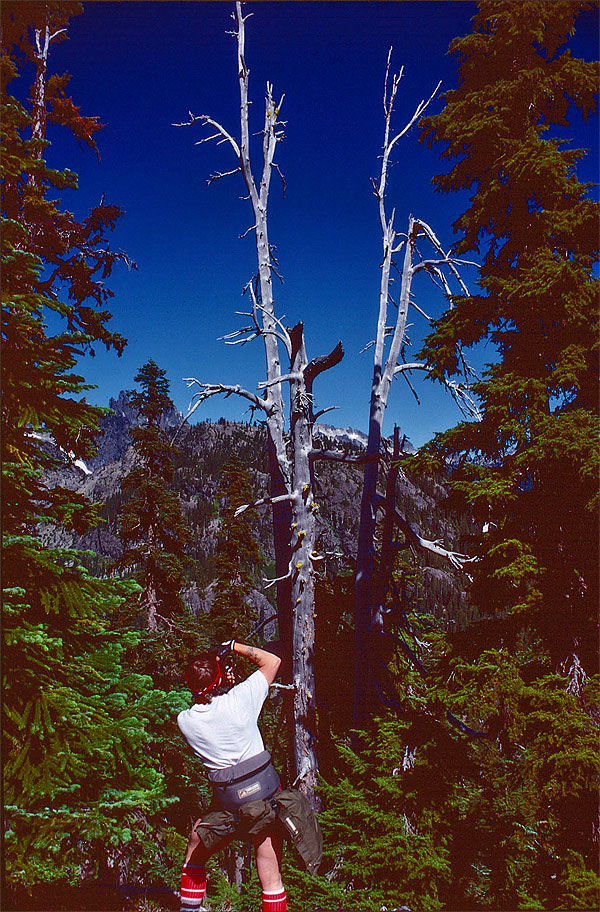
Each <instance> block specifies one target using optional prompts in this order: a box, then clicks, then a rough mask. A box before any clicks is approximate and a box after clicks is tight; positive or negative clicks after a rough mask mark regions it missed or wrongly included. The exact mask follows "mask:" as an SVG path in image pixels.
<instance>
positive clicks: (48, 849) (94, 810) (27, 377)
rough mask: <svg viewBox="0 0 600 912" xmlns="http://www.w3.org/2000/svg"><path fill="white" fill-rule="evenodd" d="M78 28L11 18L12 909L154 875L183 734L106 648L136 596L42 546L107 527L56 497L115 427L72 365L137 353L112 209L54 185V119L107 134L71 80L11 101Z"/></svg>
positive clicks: (170, 699)
mask: <svg viewBox="0 0 600 912" xmlns="http://www.w3.org/2000/svg"><path fill="white" fill-rule="evenodd" d="M72 12H73V8H72V7H71V5H69V4H60V5H59V4H48V5H47V6H46V5H43V4H39V5H38V4H32V5H29V4H28V5H23V4H5V6H4V7H3V15H4V16H5V18H4V19H3V26H6V27H5V28H4V31H3V38H4V40H5V42H6V45H5V47H4V49H3V55H2V66H3V75H4V77H5V79H4V81H3V97H2V105H3V120H2V124H3V140H4V149H5V154H4V156H3V160H2V166H3V192H4V197H3V213H2V214H3V261H4V268H3V272H2V281H3V285H2V296H3V363H2V370H3V398H2V419H3V438H2V455H3V515H2V519H3V549H4V554H3V587H4V593H3V595H4V618H3V639H4V644H3V674H4V680H3V719H4V744H3V767H4V769H3V772H4V799H5V804H6V808H5V826H6V831H5V843H4V848H5V856H4V857H5V861H6V871H7V887H8V889H7V891H6V896H5V897H3V903H4V905H5V907H6V908H9V907H11V906H13V907H15V906H16V907H17V908H24V907H25V908H26V907H27V906H28V905H29V904H30V903H33V904H34V907H35V903H36V902H37V903H38V907H40V906H39V903H42V904H43V906H44V908H49V907H50V906H51V905H52V904H53V903H54V902H58V899H57V897H58V895H59V893H60V891H61V890H62V889H63V888H66V887H68V886H69V885H73V884H76V883H79V882H80V881H81V880H82V878H86V879H88V880H95V879H97V878H100V879H101V878H102V877H104V878H105V879H110V878H112V876H113V875H112V870H114V869H115V866H116V865H117V864H118V863H119V859H125V860H127V859H131V858H133V859H145V862H144V863H145V864H146V865H147V866H150V867H151V866H152V865H153V864H154V865H155V864H156V858H157V857H159V856H160V853H161V852H164V851H166V848H165V847H166V845H167V843H169V841H172V840H173V838H174V834H173V832H172V831H171V830H169V828H168V827H165V828H164V829H163V832H162V834H161V835H160V836H159V837H158V839H157V838H156V837H155V836H154V835H153V834H152V832H151V830H152V828H151V827H150V826H149V823H148V822H149V820H150V819H151V818H152V817H154V819H156V815H160V814H162V813H163V811H164V809H165V808H166V807H167V806H168V805H169V804H170V803H171V802H172V801H173V800H174V798H173V797H172V796H170V795H167V793H166V790H165V776H164V772H163V770H162V769H161V765H160V760H159V759H158V758H157V757H156V756H155V753H154V742H155V736H154V734H153V730H152V729H153V726H160V725H164V723H165V722H166V721H167V720H171V719H172V717H173V714H174V713H175V712H176V711H177V710H178V708H180V707H181V706H182V705H183V704H182V702H181V697H180V696H179V695H178V694H177V693H173V694H172V695H171V696H167V695H166V694H165V693H164V692H162V691H160V690H158V689H156V688H154V687H153V686H152V683H151V680H150V679H149V678H148V677H143V676H140V675H135V674H132V673H131V672H130V671H129V670H128V669H127V668H125V667H124V656H125V653H126V650H128V649H131V650H133V649H135V647H136V644H137V642H138V639H139V638H138V636H137V635H136V634H134V633H131V632H130V633H129V634H127V635H121V634H115V633H113V632H111V631H110V623H109V619H110V618H111V616H112V615H113V614H114V613H115V612H116V611H117V610H118V609H119V606H120V605H121V604H122V603H123V601H124V599H125V598H126V597H127V596H128V594H129V593H130V592H131V590H132V586H133V588H135V585H134V584H131V583H119V582H116V581H114V580H106V579H105V580H100V579H96V578H94V577H93V576H91V575H90V574H89V573H88V572H87V571H86V570H85V569H84V567H83V566H82V563H81V559H82V557H83V555H80V554H79V553H78V552H76V551H73V550H70V549H56V548H55V549H50V548H45V547H43V546H42V544H41V542H40V538H39V536H38V532H39V526H40V523H50V524H53V525H55V526H57V527H62V528H64V529H66V530H67V531H68V532H70V533H71V534H73V533H75V534H81V533H82V532H84V531H85V530H86V529H87V528H88V527H89V526H90V524H92V525H93V524H94V523H95V522H96V521H97V517H96V510H95V508H94V507H92V506H91V505H90V504H88V503H87V502H86V501H85V499H84V498H83V497H82V496H81V495H77V494H75V493H74V492H72V491H70V490H68V489H67V488H64V487H60V486H57V487H49V486H48V485H47V484H46V481H45V479H46V478H47V477H48V476H47V473H48V470H49V469H52V468H54V467H58V466H61V465H63V464H64V462H65V461H68V460H69V459H75V458H86V457H89V456H90V455H92V454H93V452H94V438H95V436H96V434H97V433H98V418H99V416H100V415H101V414H102V410H100V409H95V408H92V407H91V406H89V405H88V404H87V403H86V402H85V399H84V398H81V393H82V392H83V391H84V390H85V389H86V388H87V387H86V385H85V384H84V382H83V380H82V378H81V377H80V376H79V375H77V374H76V373H74V368H75V365H76V362H77V358H78V357H79V355H81V354H82V353H83V352H84V351H85V350H87V349H89V348H90V347H93V345H94V344H95V343H97V342H102V343H103V344H105V345H106V346H107V347H109V348H110V347H113V348H116V349H117V351H120V350H121V348H122V346H123V344H124V340H123V339H122V338H121V337H120V336H119V335H118V334H115V333H113V332H111V331H109V330H108V329H107V328H106V323H107V321H108V319H109V317H110V314H109V313H108V312H107V311H98V310H95V309H93V307H90V306H89V302H90V299H91V302H92V303H95V304H100V305H103V304H104V303H105V302H106V300H107V297H108V296H109V295H110V292H109V291H108V289H107V288H106V287H105V285H104V282H103V281H102V280H103V279H105V278H106V277H107V276H108V275H109V274H110V271H111V268H112V264H113V263H114V261H115V260H116V259H118V258H119V257H120V255H115V254H112V253H110V252H109V250H108V245H107V242H106V237H105V231H106V230H107V229H108V228H112V227H113V225H114V222H115V219H116V217H117V215H118V209H117V208H116V207H99V208H98V209H96V210H94V211H93V212H92V213H91V214H90V216H89V217H88V219H86V220H85V221H84V222H83V223H81V224H80V223H76V222H75V221H74V219H73V217H72V216H71V215H70V214H69V213H67V212H61V210H60V208H59V204H58V203H57V202H55V201H52V200H49V199H48V194H49V192H50V191H52V192H54V191H55V190H57V189H58V190H62V189H65V188H71V187H76V179H75V175H73V174H71V173H70V172H64V173H63V174H60V173H59V172H56V171H52V170H50V169H48V168H47V166H46V164H45V162H44V158H43V149H44V148H45V146H46V142H45V140H44V139H43V136H44V129H45V122H46V119H48V118H49V119H52V118H54V119H55V121H56V122H57V123H62V124H65V125H67V126H68V127H70V128H71V129H73V130H74V132H75V134H76V135H80V134H79V132H78V131H80V130H84V131H87V132H86V135H88V134H89V136H88V138H89V140H90V145H92V146H93V147H95V143H94V142H93V132H94V129H95V128H94V124H95V123H96V121H95V119H94V118H91V119H90V118H82V117H81V116H80V114H79V112H78V111H77V109H76V108H74V106H73V105H72V103H70V100H68V99H65V98H64V91H63V89H64V85H65V84H66V82H65V80H64V79H61V80H58V81H57V80H56V79H55V80H54V81H53V80H52V78H51V77H49V78H47V77H46V72H45V70H42V69H41V68H40V67H38V69H37V70H36V93H34V94H35V95H36V98H37V102H36V103H35V104H34V105H33V106H32V108H31V109H28V108H26V107H25V106H24V105H22V104H21V103H19V102H18V101H17V100H16V99H15V98H13V97H11V96H10V95H8V94H7V93H6V91H5V90H6V85H7V82H8V81H9V80H10V79H13V78H15V77H16V76H17V73H18V68H17V57H16V56H12V54H13V52H15V50H16V49H15V48H14V47H13V46H12V43H11V42H12V41H13V40H14V41H16V42H17V43H18V45H19V46H20V47H22V49H23V50H24V51H27V49H28V46H27V34H28V26H29V25H31V24H33V23H35V24H36V25H38V26H41V27H42V28H44V27H45V21H46V16H47V15H48V16H49V17H50V18H49V20H48V21H49V22H50V24H51V25H52V27H53V28H63V27H66V25H67V24H68V18H69V15H71V14H72ZM38 63H39V61H38ZM40 91H41V92H42V94H41V95H40ZM40 99H41V100H40ZM86 124H87V126H86ZM32 135H33V136H35V137H36V138H31V136H32ZM65 302H66V303H65ZM58 317H60V318H62V320H63V327H62V329H61V330H60V331H57V332H56V333H55V334H54V335H50V334H49V332H48V325H47V324H52V325H57V320H58ZM50 884H51V885H52V888H51V889H50V888H49V885H50ZM40 885H45V891H44V890H40ZM31 892H33V893H35V894H36V895H37V897H38V899H37V900H36V899H28V895H29V894H30V893H31ZM42 894H43V895H42Z"/></svg>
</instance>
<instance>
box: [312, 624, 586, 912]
mask: <svg viewBox="0 0 600 912" xmlns="http://www.w3.org/2000/svg"><path fill="white" fill-rule="evenodd" d="M424 641H425V644H426V649H425V652H424V655H425V656H426V660H425V661H426V664H427V671H428V675H427V678H426V679H423V678H421V677H420V676H418V675H416V674H415V672H414V670H412V669H411V668H410V667H409V666H407V665H405V667H404V671H402V672H400V674H399V676H398V681H399V683H400V682H402V684H403V689H404V696H403V697H402V705H401V707H396V708H395V711H394V713H393V715H390V716H387V717H383V718H381V719H379V720H378V721H377V722H376V724H375V725H374V727H373V730H372V732H371V733H369V734H368V735H363V736H362V737H361V739H360V741H359V743H358V751H357V752H356V753H354V752H353V751H351V750H350V749H349V747H348V746H347V745H346V743H345V740H340V741H339V742H338V746H337V751H336V753H337V758H336V759H335V761H334V765H333V770H332V773H331V775H329V776H328V777H327V778H328V782H326V783H324V785H323V794H324V795H325V797H326V810H325V811H324V813H323V815H322V818H321V822H322V825H323V829H324V833H325V845H326V857H325V860H324V867H323V869H322V871H323V872H326V871H327V869H328V873H327V874H326V878H327V879H328V880H329V882H330V883H329V884H328V885H324V884H323V882H321V884H320V886H319V890H320V891H322V893H323V902H322V907H323V908H330V909H335V908H338V904H339V907H340V908H365V909H369V908H372V909H380V908H381V905H383V904H386V905H388V907H389V905H391V904H392V903H393V905H394V906H401V905H407V906H409V907H410V908H413V909H419V908H432V909H436V908H437V909H452V910H459V909H489V910H515V909H567V908H573V909H591V908H595V905H596V903H597V893H598V887H599V879H598V877H597V874H596V873H595V871H596V865H595V854H596V853H595V845H594V838H593V825H594V823H593V819H594V816H595V812H596V809H597V806H598V765H597V756H596V742H597V736H596V733H595V730H594V728H593V726H591V725H590V721H589V716H588V714H587V713H586V712H585V711H584V710H582V709H581V708H580V707H579V706H578V704H577V701H576V699H575V698H574V697H573V696H572V695H570V694H568V693H566V692H565V686H564V685H565V682H564V679H560V678H558V677H556V676H552V675H549V676H545V677H541V678H534V679H533V680H531V681H530V682H529V683H527V682H526V680H525V679H524V669H525V668H526V667H527V666H526V665H521V666H519V663H518V661H517V660H515V658H514V657H512V656H511V655H509V654H508V652H507V651H506V650H489V651H487V652H484V653H482V654H480V655H478V656H477V657H476V658H474V659H473V660H472V661H470V662H466V661H465V659H464V658H463V657H462V656H461V655H460V653H457V651H456V649H455V645H454V644H453V641H452V640H450V641H447V640H444V639H443V638H440V637H439V635H437V634H435V633H434V632H433V631H432V632H430V633H428V634H427V635H426V636H425V640H424ZM525 658H526V650H523V651H522V652H521V659H522V660H524V659H525ZM447 709H450V710H451V711H452V712H453V714H454V716H455V717H458V718H459V719H461V720H464V721H465V722H466V723H467V724H468V725H469V727H470V728H471V729H472V731H482V730H485V731H486V732H487V737H485V738H479V737H473V736H470V737H469V736H466V735H464V734H462V733H461V732H460V731H459V730H458V728H456V727H455V726H454V725H452V724H450V722H449V721H448V719H447V716H446V713H447ZM342 897H343V899H342ZM569 904H570V905H569Z"/></svg>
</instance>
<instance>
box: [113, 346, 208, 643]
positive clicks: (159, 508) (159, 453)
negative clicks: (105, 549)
mask: <svg viewBox="0 0 600 912" xmlns="http://www.w3.org/2000/svg"><path fill="white" fill-rule="evenodd" d="M135 382H136V383H139V384H140V386H141V387H142V391H141V392H134V393H131V394H130V402H131V405H132V406H133V407H134V408H136V409H137V410H138V414H139V415H140V417H141V418H143V419H144V423H143V424H141V425H139V426H136V427H134V428H132V430H131V436H132V438H133V449H134V451H135V453H136V456H137V464H136V465H135V466H134V468H133V469H132V470H131V472H130V473H129V474H128V475H127V477H126V478H125V479H124V481H123V491H124V492H125V493H129V494H130V498H129V500H128V501H127V502H126V503H125V505H124V507H123V513H122V516H121V538H122V541H123V545H124V552H123V554H122V556H121V557H120V558H119V560H118V561H117V566H118V567H119V568H120V569H121V570H126V571H129V572H133V573H135V576H136V578H137V580H138V581H139V583H140V585H141V587H142V591H141V593H140V605H141V607H142V609H143V611H144V614H145V618H146V626H147V627H148V628H149V629H150V630H155V629H156V628H157V626H158V624H159V621H162V622H163V623H165V619H167V621H166V622H167V623H168V619H169V618H171V617H173V616H176V615H177V614H178V613H180V612H181V611H182V610H183V598H182V588H183V585H184V583H185V573H184V568H185V564H186V562H187V556H186V546H187V545H188V543H189V541H190V538H191V536H190V531H189V527H188V525H187V523H186V522H185V519H184V516H183V511H182V508H181V502H180V499H179V497H178V496H177V494H175V492H174V491H173V489H172V486H173V475H174V469H173V458H174V454H173V447H172V445H171V442H170V440H169V437H168V435H167V433H166V432H165V431H163V430H162V429H161V418H162V416H163V414H164V412H165V411H167V410H168V409H172V408H173V402H172V401H171V399H170V397H169V384H168V381H167V379H166V372H165V371H163V370H160V368H159V367H158V366H157V365H156V364H155V362H154V361H152V360H150V361H148V362H147V363H146V364H145V365H144V366H143V367H142V368H140V370H139V372H138V374H137V375H136V377H135Z"/></svg>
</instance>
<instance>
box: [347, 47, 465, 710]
mask: <svg viewBox="0 0 600 912" xmlns="http://www.w3.org/2000/svg"><path fill="white" fill-rule="evenodd" d="M391 53H392V52H391V49H390V52H389V54H388V60H387V66H386V72H385V80H384V91H383V109H384V116H385V127H384V143H383V153H382V157H381V173H380V176H379V180H378V181H373V191H374V195H375V197H376V199H377V201H378V206H379V220H380V224H381V231H382V241H383V259H382V264H381V278H380V290H379V316H378V321H377V334H376V338H375V340H374V341H373V342H372V343H370V345H369V346H367V347H371V346H374V359H373V381H372V386H371V401H370V413H369V432H368V443H367V456H368V457H369V458H368V461H367V462H366V464H365V470H364V486H363V493H362V501H361V514H360V527H359V537H358V549H357V560H356V580H355V644H356V648H355V670H354V700H353V722H354V725H355V727H356V728H361V727H363V726H364V724H365V722H366V720H367V718H368V716H369V708H370V693H369V684H368V682H369V680H370V670H369V667H368V657H369V655H370V652H371V646H372V638H373V634H374V632H376V631H379V630H381V629H382V621H383V618H382V613H383V609H384V605H383V603H382V601H383V599H384V598H385V587H382V586H377V585H376V583H375V579H374V569H375V534H376V527H377V514H378V511H379V510H380V509H383V508H384V504H385V499H384V498H383V497H382V496H381V495H380V494H379V492H378V480H379V475H380V466H379V461H380V456H381V453H382V446H383V445H384V441H383V435H382V428H383V418H384V414H385V410H386V407H387V403H388V397H389V393H390V389H391V386H392V381H393V380H394V378H395V377H403V378H404V379H405V380H406V381H407V383H408V386H409V388H410V389H411V390H412V389H413V388H412V386H411V384H410V375H411V374H412V372H413V371H415V370H422V371H426V372H427V371H429V370H430V368H429V365H428V364H426V363H424V362H416V361H407V360H406V357H405V351H406V348H407V346H408V345H409V339H408V336H407V323H408V316H409V309H410V308H411V307H413V308H414V309H415V310H416V311H417V312H418V313H419V314H421V316H423V317H425V319H426V320H428V321H429V322H431V318H430V317H429V316H428V315H427V314H426V313H425V312H424V310H423V309H422V308H420V307H419V306H418V305H417V303H416V301H415V300H414V298H413V295H412V283H413V279H414V277H415V276H416V275H418V273H420V272H425V273H426V274H427V275H428V276H429V277H430V278H431V279H432V280H433V281H434V283H435V284H436V285H438V286H439V287H440V288H441V290H442V291H443V292H444V294H445V295H446V296H447V298H448V300H449V296H450V293H451V289H450V285H449V278H450V277H452V278H454V279H455V280H456V281H457V283H458V286H459V288H460V290H461V291H463V292H466V288H465V285H464V283H463V281H462V279H461V277H460V274H459V271H458V267H459V266H461V265H466V261H464V260H459V259H456V258H455V257H453V256H451V254H450V253H449V252H445V251H444V250H443V248H442V245H441V244H440V242H439V240H438V238H437V237H436V235H435V234H434V232H433V230H432V229H431V228H430V227H429V225H427V224H426V223H425V222H423V221H422V220H419V219H416V218H414V217H413V216H412V215H411V216H410V217H409V219H408V227H407V231H406V234H401V233H399V232H397V231H396V228H395V224H394V221H395V210H392V212H391V215H389V216H388V214H387V212H386V189H387V181H388V176H389V170H390V158H391V155H392V152H393V150H394V147H395V146H396V143H397V142H398V141H399V140H400V139H401V138H402V137H403V136H405V135H406V134H407V133H408V131H409V130H410V128H411V127H412V126H413V125H414V124H415V123H416V122H417V121H418V119H419V118H420V117H421V115H422V114H423V112H424V111H425V109H426V108H427V106H428V105H429V104H430V102H431V101H432V99H433V98H434V96H435V94H436V93H437V91H438V89H439V85H440V84H438V86H437V87H436V89H435V90H434V91H433V93H432V94H431V96H430V97H429V99H428V100H427V101H425V100H423V101H421V102H420V103H419V104H418V106H417V108H416V110H415V112H414V114H413V116H412V117H411V119H410V120H409V121H408V123H407V124H406V125H405V126H404V127H403V129H401V130H400V131H399V132H398V133H395V134H394V133H392V115H393V111H394V103H395V100H396V94H397V91H398V86H399V84H400V80H401V78H402V73H403V68H402V69H401V70H400V73H398V74H396V75H394V76H393V77H392V80H391V86H390V61H391ZM419 242H421V243H423V242H424V243H425V244H426V245H427V247H428V249H429V250H431V251H432V253H431V255H430V256H429V258H425V257H424V256H422V255H421V253H420V250H419ZM401 251H403V263H402V270H401V285H400V294H399V298H398V301H397V302H394V301H393V299H392V297H391V293H390V286H391V283H392V281H393V280H392V277H391V273H392V269H393V267H394V266H395V257H396V256H397V255H398V254H400V252H401ZM468 265H476V264H474V263H470V264H468ZM390 304H392V305H395V307H396V320H395V323H394V325H392V326H389V325H388V310H389V305H390ZM450 306H451V303H450ZM390 339H391V341H390V342H389V345H388V342H387V340H390ZM386 346H387V351H386ZM461 364H462V367H463V374H464V378H465V383H459V382H457V381H452V382H450V383H447V384H446V385H447V387H448V389H449V391H450V392H451V394H452V396H453V398H454V399H455V400H456V402H457V404H458V405H459V407H460V408H461V409H462V410H463V411H464V412H466V413H468V414H470V415H471V416H473V417H477V406H476V404H475V402H474V400H473V398H472V397H471V396H470V394H469V391H468V379H469V376H470V375H471V374H472V371H470V368H469V367H468V365H467V364H466V362H465V361H464V359H462V357H461ZM413 392H414V390H413ZM415 395H416V394H415ZM389 521H390V518H388V523H389ZM409 529H410V527H409V526H408V524H407V523H406V521H405V520H404V531H405V534H406V535H407V536H409V537H410V538H411V544H417V545H418V546H419V547H421V548H424V549H426V550H430V551H434V552H435V553H436V554H438V555H441V556H443V557H446V558H448V559H449V560H450V561H451V562H452V563H453V565H454V566H462V565H463V564H464V563H466V562H467V561H468V560H469V558H468V557H467V556H466V555H462V554H457V553H455V552H453V551H452V550H450V549H447V548H445V547H444V546H443V545H442V543H440V542H434V541H429V540H427V539H425V538H424V537H423V536H421V535H419V534H418V533H417V532H416V531H415V530H412V529H410V531H409Z"/></svg>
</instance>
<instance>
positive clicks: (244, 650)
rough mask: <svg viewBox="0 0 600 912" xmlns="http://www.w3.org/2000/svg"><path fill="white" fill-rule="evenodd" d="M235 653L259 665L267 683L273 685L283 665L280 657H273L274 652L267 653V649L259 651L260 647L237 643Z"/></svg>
mask: <svg viewBox="0 0 600 912" xmlns="http://www.w3.org/2000/svg"><path fill="white" fill-rule="evenodd" d="M233 652H237V654H238V655H241V656H245V657H246V658H247V659H250V661H251V662H254V664H255V665H258V670H259V671H262V673H263V674H264V676H265V678H266V679H267V683H268V684H272V683H273V681H274V680H275V678H276V676H277V672H278V671H279V666H280V665H281V659H280V658H279V656H276V655H273V653H272V652H267V651H266V649H259V648H258V646H248V645H247V644H246V643H237V642H236V643H234V644H233Z"/></svg>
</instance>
